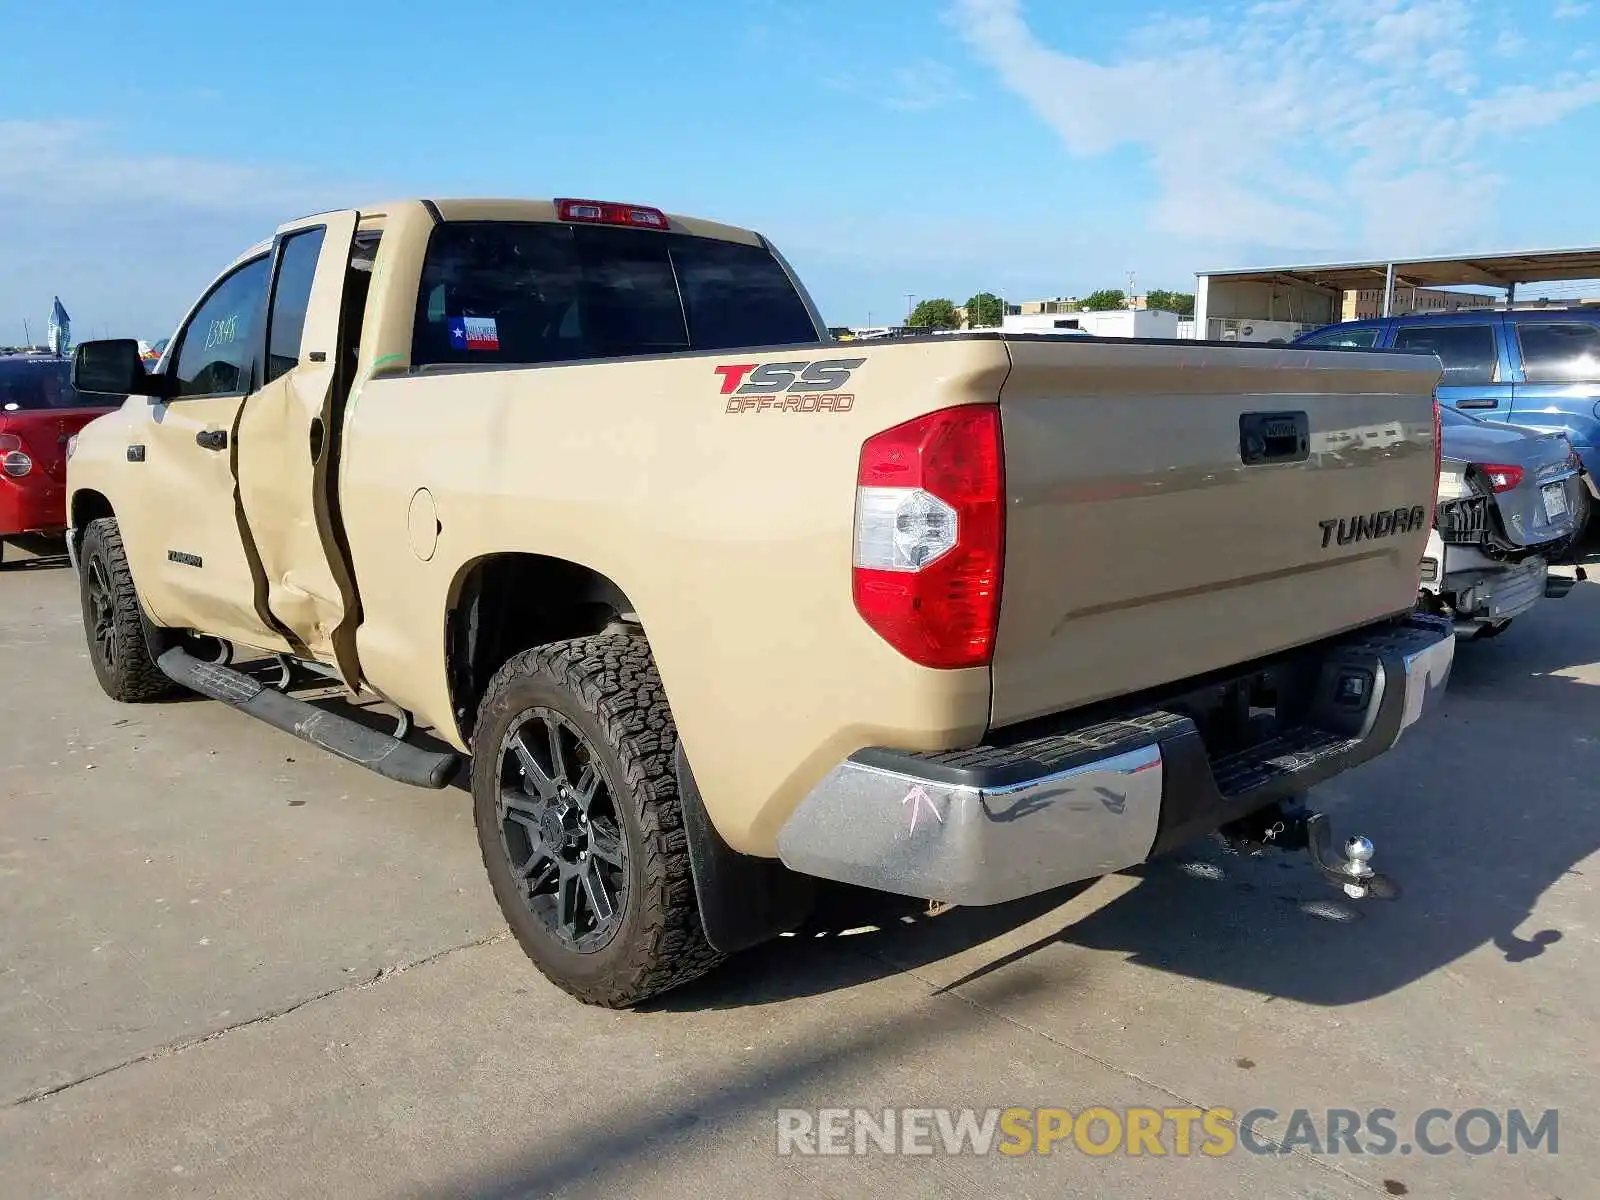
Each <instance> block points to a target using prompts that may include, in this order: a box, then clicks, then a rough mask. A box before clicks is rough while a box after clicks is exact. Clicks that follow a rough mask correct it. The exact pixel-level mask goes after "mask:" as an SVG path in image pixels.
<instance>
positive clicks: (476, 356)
mask: <svg viewBox="0 0 1600 1200" xmlns="http://www.w3.org/2000/svg"><path fill="white" fill-rule="evenodd" d="M817 340H818V335H817V331H816V329H815V328H814V327H813V325H812V323H811V316H810V313H809V312H808V311H807V310H806V306H805V303H804V302H803V301H802V300H801V298H800V294H799V292H798V291H797V290H796V289H795V286H794V284H793V283H791V282H790V280H789V277H788V275H787V273H786V272H785V271H784V270H783V267H782V266H781V265H780V264H779V262H778V260H777V259H776V258H774V257H773V255H772V253H771V252H770V251H769V250H767V249H766V248H764V247H762V246H747V245H743V244H740V243H737V242H724V241H718V240H715V239H712V238H698V237H690V236H688V235H686V234H679V233H658V232H654V231H649V230H637V229H616V228H604V227H599V226H585V225H577V226H574V225H561V224H549V223H540V222H526V223H523V222H507V221H495V222H467V221H462V222H449V223H446V224H443V225H440V226H438V227H437V228H435V229H434V231H433V233H432V235H431V236H430V238H429V240H428V252H427V255H426V257H425V258H424V260H423V265H422V286H421V288H420V289H419V291H418V295H417V316H416V324H415V326H414V330H413V334H412V349H411V361H412V363H413V364H414V365H417V366H424V365H427V364H432V363H546V362H563V361H570V360H573V359H582V358H621V357H624V356H627V355H633V354H670V353H674V352H677V351H685V350H727V349H732V348H734V347H739V346H793V345H802V344H805V343H810V342H815V341H817Z"/></svg>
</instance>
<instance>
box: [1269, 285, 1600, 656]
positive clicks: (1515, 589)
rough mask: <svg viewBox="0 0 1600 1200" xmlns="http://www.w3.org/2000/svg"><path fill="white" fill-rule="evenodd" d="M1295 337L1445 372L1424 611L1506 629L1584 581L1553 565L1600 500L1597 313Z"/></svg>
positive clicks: (1487, 317)
mask: <svg viewBox="0 0 1600 1200" xmlns="http://www.w3.org/2000/svg"><path fill="white" fill-rule="evenodd" d="M1295 344H1297V345H1306V346H1320V347H1348V348H1351V349H1367V350H1372V349H1376V350H1408V351H1412V352H1416V353H1422V354H1431V355H1434V356H1436V357H1437V358H1438V359H1439V361H1440V364H1441V366H1442V367H1443V375H1442V377H1441V381H1440V385H1439V389H1438V396H1439V401H1440V413H1441V449H1440V457H1441V460H1442V461H1441V470H1440V475H1439V496H1438V501H1437V504H1436V507H1435V511H1434V527H1433V532H1432V534H1431V536H1430V537H1429V540H1428V548H1427V551H1426V553H1425V554H1424V555H1423V558H1422V563H1421V570H1420V580H1419V589H1418V606H1419V608H1421V609H1422V610H1423V611H1425V612H1433V613H1437V614H1439V615H1442V616H1446V617H1449V618H1450V619H1452V620H1453V621H1454V622H1455V626H1456V632H1457V633H1458V634H1460V635H1464V636H1469V637H1476V638H1485V637H1495V636H1497V635H1499V634H1500V633H1502V632H1504V631H1505V629H1506V628H1507V627H1508V626H1509V625H1510V624H1511V622H1512V620H1513V619H1515V618H1516V617H1518V616H1521V615H1522V614H1524V613H1526V612H1527V611H1528V610H1529V609H1531V608H1533V607H1534V606H1535V605H1536V604H1538V603H1539V602H1540V601H1541V600H1543V599H1546V598H1559V597H1561V596H1565V595H1566V594H1567V592H1568V591H1570V590H1571V588H1572V586H1573V585H1574V584H1575V583H1576V582H1577V580H1578V579H1579V578H1582V577H1583V572H1582V568H1575V569H1573V570H1571V571H1552V569H1551V568H1552V567H1556V566H1557V565H1558V564H1563V563H1565V562H1566V561H1567V560H1568V559H1569V558H1570V557H1571V556H1572V555H1573V553H1574V552H1575V551H1576V549H1577V547H1578V545H1579V543H1580V542H1581V541H1582V539H1583V536H1584V532H1585V529H1586V527H1587V525H1588V521H1589V515H1590V512H1591V511H1592V509H1593V500H1594V498H1595V496H1596V495H1597V492H1596V487H1595V483H1594V480H1593V475H1592V472H1591V470H1590V467H1591V466H1594V465H1600V458H1597V457H1596V455H1597V453H1600V452H1597V451H1596V449H1595V447H1596V441H1597V434H1600V313H1595V312H1591V311H1586V310H1581V309H1579V310H1556V311H1552V310H1549V309H1537V310H1527V311H1515V310H1513V311H1508V312H1497V311H1492V310H1483V309H1473V310H1468V311H1465V312H1459V313H1430V314H1425V315H1417V316H1405V317H1389V318H1384V319H1381V320H1365V321H1346V322H1343V323H1340V324H1337V325H1330V326H1326V327H1324V328H1322V329H1318V330H1314V331H1312V332H1310V333H1306V334H1302V335H1301V336H1300V337H1298V338H1296V339H1295ZM1488 418H1493V419H1488ZM1501 418H1503V419H1501Z"/></svg>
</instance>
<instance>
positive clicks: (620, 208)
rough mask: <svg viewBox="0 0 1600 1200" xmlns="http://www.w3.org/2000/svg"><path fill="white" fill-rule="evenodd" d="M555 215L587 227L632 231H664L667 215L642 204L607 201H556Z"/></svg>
mask: <svg viewBox="0 0 1600 1200" xmlns="http://www.w3.org/2000/svg"><path fill="white" fill-rule="evenodd" d="M556 215H557V216H558V217H560V218H561V220H563V221H583V222H585V223H587V224H589V225H627V226H629V227H631V228H634V229H665V228H667V214H666V213H664V212H662V211H661V210H660V209H659V208H646V207H645V206H644V205H642V204H613V203H612V202H611V201H609V200H557V201H556Z"/></svg>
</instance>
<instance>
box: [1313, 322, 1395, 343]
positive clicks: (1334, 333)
mask: <svg viewBox="0 0 1600 1200" xmlns="http://www.w3.org/2000/svg"><path fill="white" fill-rule="evenodd" d="M1300 344H1301V345H1302V346H1376V345H1377V344H1378V330H1377V328H1376V327H1375V326H1370V325H1369V326H1368V327H1367V328H1365V329H1341V328H1340V327H1339V326H1337V325H1335V326H1334V327H1333V328H1332V329H1324V330H1321V331H1320V332H1318V333H1314V334H1312V335H1311V336H1310V337H1308V338H1306V339H1305V340H1304V341H1303V342H1301V343H1300Z"/></svg>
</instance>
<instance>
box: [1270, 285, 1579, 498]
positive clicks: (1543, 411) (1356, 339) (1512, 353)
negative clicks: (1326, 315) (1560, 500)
mask: <svg viewBox="0 0 1600 1200" xmlns="http://www.w3.org/2000/svg"><path fill="white" fill-rule="evenodd" d="M1294 342H1295V344H1296V345H1301V346H1358V347H1367V348H1370V349H1376V350H1390V349H1393V350H1417V351H1425V352H1431V353H1433V354H1437V355H1438V356H1439V361H1440V363H1441V364H1442V365H1443V366H1444V376H1443V378H1441V379H1440V380H1439V403H1440V404H1444V405H1449V406H1451V407H1453V408H1458V409H1460V410H1462V411H1463V412H1467V413H1470V414H1471V415H1473V416H1475V417H1482V418H1483V419H1484V420H1486V421H1500V422H1503V423H1505V424H1507V425H1521V426H1524V427H1526V428H1528V429H1537V430H1540V431H1542V432H1547V433H1564V434H1566V435H1567V440H1568V441H1569V442H1571V443H1572V446H1573V449H1575V450H1576V451H1577V452H1578V456H1579V457H1580V458H1582V459H1583V465H1584V468H1585V470H1586V474H1587V477H1588V479H1589V481H1590V482H1589V488H1590V491H1591V493H1594V494H1595V496H1596V498H1597V499H1600V492H1596V490H1595V483H1594V480H1595V478H1596V477H1597V476H1600V311H1594V310H1592V309H1587V308H1566V309H1562V308H1519V309H1510V310H1504V309H1487V308H1480V309H1466V310H1464V311H1460V312H1452V313H1432V314H1422V313H1419V314H1417V315H1415V316H1405V317H1380V318H1377V319H1374V320H1367V321H1346V322H1344V323H1342V324H1339V325H1328V326H1326V327H1324V328H1322V329H1318V330H1315V331H1313V332H1311V333H1304V334H1301V335H1300V336H1299V337H1297V338H1295V339H1294Z"/></svg>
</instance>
